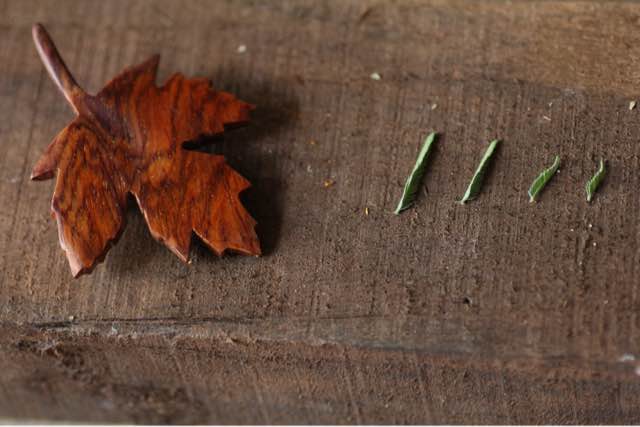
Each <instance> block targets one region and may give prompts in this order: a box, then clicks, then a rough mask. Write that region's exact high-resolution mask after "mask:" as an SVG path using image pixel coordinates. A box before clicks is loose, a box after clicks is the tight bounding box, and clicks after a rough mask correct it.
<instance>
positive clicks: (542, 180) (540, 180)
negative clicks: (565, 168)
mask: <svg viewBox="0 0 640 427" xmlns="http://www.w3.org/2000/svg"><path fill="white" fill-rule="evenodd" d="M559 167H560V156H556V158H555V160H554V161H553V164H552V165H551V166H550V167H548V168H547V169H545V170H543V171H542V172H540V175H538V177H537V178H536V179H535V180H534V181H533V183H532V184H531V187H529V202H530V203H533V202H535V201H536V197H537V196H538V194H539V193H540V192H541V191H542V189H543V188H544V187H545V186H546V185H547V183H548V182H549V180H550V179H551V178H552V177H553V175H555V173H556V172H557V171H558V168H559Z"/></svg>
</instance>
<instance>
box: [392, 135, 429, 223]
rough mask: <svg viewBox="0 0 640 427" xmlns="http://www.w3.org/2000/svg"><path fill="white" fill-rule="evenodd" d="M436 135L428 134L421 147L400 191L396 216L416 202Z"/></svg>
mask: <svg viewBox="0 0 640 427" xmlns="http://www.w3.org/2000/svg"><path fill="white" fill-rule="evenodd" d="M437 136H438V134H437V133H436V132H432V133H430V134H429V135H428V136H427V138H426V139H425V141H424V144H423V145H422V149H421V150H420V153H419V154H418V158H417V159H416V164H415V165H414V166H413V170H412V171H411V174H409V177H408V178H407V182H406V183H405V184H404V189H403V190H402V197H400V202H399V203H398V207H397V208H396V210H395V211H394V213H395V214H396V215H398V214H399V213H400V212H402V211H403V210H405V209H407V208H409V207H411V205H413V203H414V202H415V200H416V196H417V195H418V190H419V188H420V183H421V182H422V177H423V176H424V172H425V170H426V166H427V158H428V157H429V153H430V152H431V147H432V145H433V143H434V142H435V140H436V139H437Z"/></svg>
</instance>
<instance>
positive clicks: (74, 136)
mask: <svg viewBox="0 0 640 427" xmlns="http://www.w3.org/2000/svg"><path fill="white" fill-rule="evenodd" d="M33 36H34V40H35V43H36V46H37V48H38V52H39V53H40V56H41V58H42V60H43V62H44V63H45V66H46V67H47V70H48V71H49V73H50V74H51V76H52V78H53V80H54V81H55V82H56V84H57V85H58V87H59V88H60V89H61V91H62V92H63V93H64V95H65V96H66V98H67V100H68V101H69V102H70V103H71V105H72V106H73V107H74V109H75V110H76V112H77V117H76V119H75V120H73V121H72V122H71V123H70V124H69V125H68V126H67V127H66V128H64V129H63V130H62V131H61V132H60V133H59V134H58V135H57V136H56V137H55V138H54V140H53V142H51V144H50V145H49V147H48V148H47V150H46V152H45V153H44V155H43V156H42V157H41V158H40V160H39V161H38V163H37V164H36V165H35V167H34V169H33V173H32V175H31V177H32V179H48V178H51V177H53V176H54V174H55V173H56V172H57V181H56V187H55V191H54V194H53V201H52V211H53V214H54V216H55V218H56V221H57V223H58V233H59V236H60V244H61V246H62V248H63V249H64V251H65V252H66V255H67V258H68V260H69V264H70V266H71V271H72V273H73V275H74V276H78V275H80V274H82V273H88V272H90V271H91V270H92V269H93V267H94V266H95V264H96V263H97V262H99V261H101V260H102V259H103V258H104V256H105V254H106V252H107V251H108V249H109V246H110V244H111V243H112V242H114V241H115V240H116V239H117V238H118V236H119V234H120V232H121V231H122V229H123V226H124V218H125V209H126V203H127V196H128V194H129V193H130V194H133V196H134V197H135V198H136V200H137V202H138V205H139V206H140V210H141V211H142V213H143V214H144V217H145V220H146V222H147V225H148V226H149V230H150V231H151V234H152V235H153V236H154V237H155V238H156V239H158V240H159V241H161V242H163V243H164V244H165V245H166V246H167V247H168V248H169V249H171V250H172V251H173V252H174V253H175V254H176V255H177V256H178V257H179V258H180V259H181V260H183V261H185V262H187V261H188V259H189V247H190V242H191V237H192V233H193V232H195V233H196V234H197V235H198V237H200V239H202V241H203V242H204V243H205V244H206V245H207V246H209V247H210V248H211V249H212V250H213V251H214V252H215V253H217V254H218V255H220V254H222V253H223V252H224V251H225V250H227V249H229V250H232V251H235V252H239V253H243V254H247V255H259V254H260V244H259V242H258V238H257V236H256V233H255V231H254V227H255V224H256V223H255V221H254V220H253V218H251V216H250V215H249V214H248V213H247V211H246V210H245V209H244V207H243V206H242V204H241V202H240V200H239V197H238V196H239V193H240V192H242V191H243V190H245V189H246V188H248V187H249V185H250V184H249V182H248V181H247V180H246V179H244V178H243V177H242V176H240V175H239V174H238V173H237V172H235V171H234V170H233V169H231V168H230V167H229V166H228V165H226V163H225V161H224V157H223V156H219V155H210V154H206V153H202V152H197V151H190V150H186V149H184V148H183V146H182V144H183V143H184V142H187V141H194V140H197V139H198V138H199V137H200V136H202V135H212V134H219V133H222V132H223V131H224V126H225V125H229V124H241V123H244V122H247V121H248V119H249V111H250V110H251V109H252V108H253V106H251V105H250V104H247V103H245V102H242V101H240V100H238V99H236V98H235V97H234V96H233V95H231V94H228V93H225V92H217V91H215V90H213V89H212V88H211V86H210V83H209V81H208V80H206V79H187V78H185V77H184V76H182V75H181V74H176V75H174V76H173V77H171V78H170V79H169V80H168V81H167V83H165V85H164V86H162V87H157V86H156V84H155V80H156V71H157V67H158V61H159V57H158V56H154V57H152V58H151V59H149V60H147V61H146V62H144V63H142V64H141V65H138V66H136V67H132V68H129V69H127V70H125V71H124V72H123V73H121V74H120V75H118V76H117V77H116V78H115V79H113V80H112V81H111V82H110V83H108V84H107V86H105V87H104V88H103V89H102V90H101V91H100V92H99V93H98V94H97V95H95V96H92V95H88V94H86V93H85V92H84V91H83V90H82V89H81V88H80V87H79V86H78V85H77V83H76V82H75V80H74V79H73V77H72V76H71V74H70V73H69V71H68V70H67V68H66V66H65V64H64V62H63V61H62V59H61V58H60V56H59V54H58V52H57V50H56V48H55V46H54V45H53V42H52V41H51V39H50V38H49V36H48V34H47V32H46V31H45V29H44V28H43V27H42V26H41V25H39V24H36V25H34V28H33Z"/></svg>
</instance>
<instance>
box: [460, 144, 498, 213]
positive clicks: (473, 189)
mask: <svg viewBox="0 0 640 427" xmlns="http://www.w3.org/2000/svg"><path fill="white" fill-rule="evenodd" d="M499 142H500V140H498V139H494V140H493V141H491V144H489V148H487V151H485V152H484V156H482V160H480V164H479V165H478V168H477V169H476V173H474V174H473V178H471V182H470V183H469V187H467V191H466V192H465V193H464V196H462V200H460V203H461V204H465V202H468V201H469V200H473V199H475V198H476V197H477V196H478V193H480V188H481V187H482V181H483V180H484V175H485V173H486V172H487V167H488V166H489V160H490V159H491V156H493V153H494V151H495V150H496V147H497V146H498V143H499Z"/></svg>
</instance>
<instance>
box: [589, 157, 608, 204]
mask: <svg viewBox="0 0 640 427" xmlns="http://www.w3.org/2000/svg"><path fill="white" fill-rule="evenodd" d="M605 172H606V171H605V169H604V160H602V159H600V168H599V169H598V171H597V172H596V174H595V175H593V176H592V177H591V179H590V180H589V181H587V185H586V188H585V189H586V191H587V202H590V201H591V199H592V198H593V195H594V193H595V192H596V190H597V189H598V186H599V185H600V183H601V182H602V180H603V179H604V175H605Z"/></svg>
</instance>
